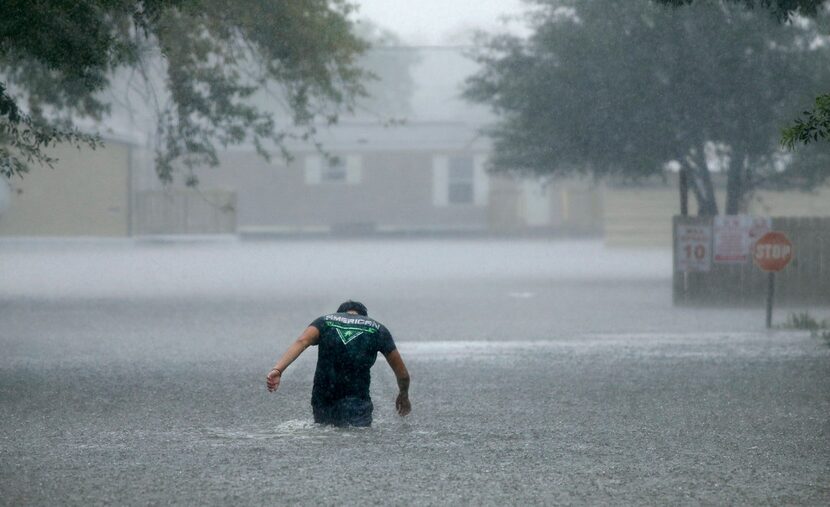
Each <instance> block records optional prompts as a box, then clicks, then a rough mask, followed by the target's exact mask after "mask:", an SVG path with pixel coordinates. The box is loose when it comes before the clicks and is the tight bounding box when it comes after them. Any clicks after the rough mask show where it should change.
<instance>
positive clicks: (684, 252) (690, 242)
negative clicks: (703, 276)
mask: <svg viewBox="0 0 830 507" xmlns="http://www.w3.org/2000/svg"><path fill="white" fill-rule="evenodd" d="M675 255H676V256H677V270H678V271H709V270H710V269H711V268H712V227H711V226H709V225H678V226H677V248H676V250H675Z"/></svg>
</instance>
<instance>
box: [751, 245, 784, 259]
mask: <svg viewBox="0 0 830 507" xmlns="http://www.w3.org/2000/svg"><path fill="white" fill-rule="evenodd" d="M791 251H792V247H791V246H790V245H756V246H755V258H756V259H759V260H760V259H784V258H786V257H788V256H789V255H790V252H791Z"/></svg>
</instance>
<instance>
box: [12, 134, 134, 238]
mask: <svg viewBox="0 0 830 507" xmlns="http://www.w3.org/2000/svg"><path fill="white" fill-rule="evenodd" d="M51 155H53V156H54V157H57V158H58V159H59V162H58V163H57V164H56V165H55V168H54V169H50V168H48V167H38V166H35V167H32V170H31V172H30V173H29V174H27V175H26V176H25V177H24V178H23V179H20V178H15V179H14V180H13V181H11V182H10V187H11V192H10V202H9V203H8V206H7V207H6V209H5V210H4V211H3V212H2V214H0V236H126V235H127V234H128V233H129V226H128V222H129V218H130V217H129V197H128V194H129V188H128V186H129V184H128V177H129V156H130V148H129V146H128V145H126V144H122V143H119V142H114V141H108V142H107V143H106V146H105V147H102V148H98V149H97V150H91V149H88V148H84V149H81V150H78V149H77V148H74V147H72V146H67V145H62V146H58V147H57V148H55V149H53V150H52V152H51Z"/></svg>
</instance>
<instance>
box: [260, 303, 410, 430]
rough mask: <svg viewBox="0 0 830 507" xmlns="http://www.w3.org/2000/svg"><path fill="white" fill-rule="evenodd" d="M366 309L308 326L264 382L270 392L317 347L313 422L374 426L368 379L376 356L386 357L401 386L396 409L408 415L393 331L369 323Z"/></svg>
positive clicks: (352, 306)
mask: <svg viewBox="0 0 830 507" xmlns="http://www.w3.org/2000/svg"><path fill="white" fill-rule="evenodd" d="M367 314H368V313H367V310H366V306H365V305H363V303H360V302H357V301H352V300H349V301H346V302H344V303H343V304H341V305H340V307H339V308H338V309H337V313H331V314H328V315H323V316H322V317H320V318H318V319H316V320H315V321H314V322H312V323H311V325H309V326H308V327H307V328H306V329H305V331H303V333H302V334H301V335H300V337H299V338H297V340H296V341H295V342H294V343H292V344H291V345H290V346H289V347H288V350H286V351H285V353H284V354H283V355H282V357H280V359H279V360H278V361H277V364H276V365H275V366H274V367H273V368H271V371H269V372H268V375H267V376H266V377H265V383H266V386H267V387H268V390H269V391H275V390H276V389H277V388H278V387H279V385H280V380H281V379H282V372H283V371H285V369H286V368H287V367H288V366H289V365H290V364H291V363H292V362H294V360H295V359H297V357H298V356H299V355H300V354H302V353H303V351H304V350H306V349H307V348H308V347H311V346H314V345H319V349H318V355H317V370H316V372H315V374H314V388H313V390H312V395H311V407H312V409H313V411H314V421H315V422H318V423H323V424H334V425H337V426H348V425H351V426H369V425H370V424H372V411H373V409H374V407H373V406H372V400H371V398H370V396H369V384H370V382H371V375H370V373H369V371H370V369H371V368H372V365H373V364H375V359H377V355H378V352H381V353H382V354H383V355H384V357H386V362H387V363H389V367H390V368H392V371H393V372H395V378H396V379H397V381H398V389H399V392H398V396H397V398H396V399H395V409H396V410H397V411H398V414H400V415H402V416H404V415H406V414H408V413H409V411H410V410H411V408H412V405H411V404H410V403H409V372H408V371H407V369H406V365H405V364H404V362H403V359H402V358H401V355H400V353H399V352H398V349H397V348H396V347H395V341H394V340H393V339H392V335H391V334H390V333H389V330H388V329H386V327H385V326H384V325H383V324H381V323H380V322H378V321H376V320H374V319H372V318H369V317H367Z"/></svg>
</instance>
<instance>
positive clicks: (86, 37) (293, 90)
mask: <svg viewBox="0 0 830 507" xmlns="http://www.w3.org/2000/svg"><path fill="white" fill-rule="evenodd" d="M0 9H2V13H0V173H1V174H3V175H5V176H6V177H12V176H16V175H22V174H23V173H25V172H26V171H28V169H29V165H30V164H32V163H46V164H51V162H53V161H52V160H51V159H50V158H49V156H48V155H47V154H46V152H45V151H44V148H45V147H48V146H51V145H53V144H55V143H57V142H63V141H69V142H72V143H74V144H84V143H85V144H89V145H92V146H95V145H96V144H97V142H98V139H97V137H96V136H95V135H94V134H89V133H87V132H82V131H80V130H79V129H78V128H77V120H78V119H79V118H91V119H94V120H99V119H101V118H102V117H103V116H105V115H106V114H107V112H108V111H109V109H110V104H109V103H108V102H107V101H106V100H105V99H104V98H102V97H103V95H102V93H101V92H102V91H103V90H105V89H106V88H107V87H108V86H109V85H110V84H111V81H112V79H113V75H114V74H115V73H116V72H118V71H119V70H123V69H125V68H129V69H133V70H135V71H136V72H137V73H138V74H139V75H140V76H141V77H142V78H143V79H144V80H145V83H146V85H147V86H149V87H154V86H156V84H157V83H155V82H154V76H152V75H151V74H152V72H150V71H149V70H148V68H149V63H150V62H156V63H159V64H160V66H161V69H162V71H161V73H160V76H159V79H160V81H161V84H162V85H163V86H162V87H163V90H159V91H157V93H154V94H153V97H154V100H155V101H157V103H155V104H153V106H154V107H155V108H156V113H157V118H158V123H157V132H156V134H157V139H156V143H155V145H156V170H157V172H158V175H159V177H160V178H161V179H162V180H163V181H167V182H169V181H171V180H172V179H173V175H174V173H175V171H176V170H178V169H179V168H183V169H184V170H185V171H186V173H187V176H186V180H187V182H188V183H190V184H195V182H196V181H197V179H196V176H195V175H194V174H193V170H194V169H195V168H197V167H200V166H205V165H216V164H217V163H218V158H217V154H216V145H217V144H218V145H229V144H238V143H242V142H250V143H252V144H253V145H254V146H255V147H256V148H257V150H258V151H259V152H260V153H261V154H262V155H263V156H265V157H269V156H270V155H271V153H272V152H273V151H275V150H276V151H282V152H283V153H284V154H287V152H285V142H286V140H287V139H288V138H289V137H290V136H299V137H303V138H307V137H310V136H313V134H314V129H315V124H317V123H319V122H321V121H322V122H329V123H332V122H336V121H337V118H338V115H339V114H340V113H341V112H342V111H348V110H351V109H352V108H353V107H354V106H355V104H356V103H357V101H358V100H359V99H360V98H361V97H362V96H364V95H365V94H366V90H365V86H364V83H365V81H366V79H367V78H368V77H369V74H368V73H367V72H366V71H364V70H363V69H362V68H361V67H360V66H359V65H358V63H357V62H358V59H359V58H360V56H361V55H362V54H363V53H364V51H365V50H366V48H367V43H366V41H364V40H363V39H361V38H360V37H358V36H356V35H355V34H354V30H353V28H354V27H353V23H352V22H351V21H350V19H349V15H350V14H351V13H352V11H353V9H354V7H353V6H352V5H351V4H350V3H348V2H347V1H346V0H293V1H291V2H284V1H281V0H238V1H235V2H224V1H220V0H52V1H49V2H31V1H27V0H5V1H4V2H3V5H2V7H0ZM266 85H272V86H277V87H279V95H280V97H281V98H282V99H283V102H284V104H283V106H282V107H281V108H276V109H270V110H269V109H266V108H263V107H260V106H259V105H258V104H257V102H256V101H255V100H253V99H254V96H255V94H256V93H257V92H258V91H259V90H261V89H262V87H264V86H266ZM284 116H287V118H285V119H287V120H290V121H283V120H284V118H283V117H284ZM286 125H290V126H291V128H287V127H286Z"/></svg>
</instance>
